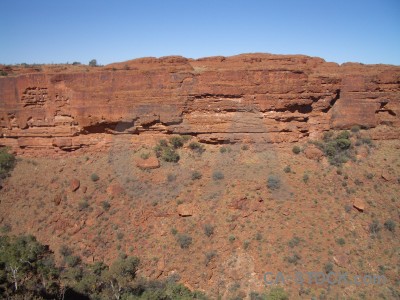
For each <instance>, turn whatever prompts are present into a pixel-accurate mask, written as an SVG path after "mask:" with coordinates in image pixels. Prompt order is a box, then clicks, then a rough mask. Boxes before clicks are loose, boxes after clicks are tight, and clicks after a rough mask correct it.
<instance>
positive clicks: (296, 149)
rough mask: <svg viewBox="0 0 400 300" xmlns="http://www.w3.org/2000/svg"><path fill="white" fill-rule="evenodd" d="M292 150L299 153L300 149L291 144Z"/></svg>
mask: <svg viewBox="0 0 400 300" xmlns="http://www.w3.org/2000/svg"><path fill="white" fill-rule="evenodd" d="M292 151H293V153H294V154H299V153H300V152H301V149H300V147H299V146H293V148H292Z"/></svg>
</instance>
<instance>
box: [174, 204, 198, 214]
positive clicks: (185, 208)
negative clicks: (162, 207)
mask: <svg viewBox="0 0 400 300" xmlns="http://www.w3.org/2000/svg"><path fill="white" fill-rule="evenodd" d="M177 212H178V215H179V216H181V217H190V216H193V215H194V214H196V213H197V207H196V206H195V205H194V204H191V203H185V204H180V205H179V206H178V209H177Z"/></svg>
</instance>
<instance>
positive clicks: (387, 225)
mask: <svg viewBox="0 0 400 300" xmlns="http://www.w3.org/2000/svg"><path fill="white" fill-rule="evenodd" d="M383 226H385V228H386V229H387V230H389V231H391V232H394V230H395V229H396V223H395V222H394V221H393V220H386V221H385V223H384V224H383Z"/></svg>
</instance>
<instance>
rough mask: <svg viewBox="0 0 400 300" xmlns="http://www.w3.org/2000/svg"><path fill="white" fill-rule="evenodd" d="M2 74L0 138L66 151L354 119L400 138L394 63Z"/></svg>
mask: <svg viewBox="0 0 400 300" xmlns="http://www.w3.org/2000/svg"><path fill="white" fill-rule="evenodd" d="M15 72H16V74H14V75H13V76H7V77H4V76H3V77H0V134H1V136H2V139H0V144H5V145H11V146H13V147H15V148H45V149H46V148H48V149H51V148H54V149H63V150H73V149H78V148H81V147H85V146H90V145H94V144H96V143H99V142H101V141H102V140H104V139H107V137H108V136H110V135H114V134H141V133H143V132H146V131H154V132H163V133H179V134H192V135H196V136H198V138H199V139H200V140H201V141H204V142H211V143H217V142H235V141H241V140H246V141H247V140H251V141H266V142H293V141H297V140H299V139H302V138H305V137H308V136H310V137H316V136H318V135H319V134H321V132H323V131H326V130H329V129H344V128H350V127H351V126H353V125H360V126H364V127H368V128H372V129H371V135H372V137H373V138H376V139H391V138H400V120H399V114H400V67H396V66H387V65H361V64H350V63H348V64H344V65H341V66H339V65H337V64H335V63H327V62H325V61H324V60H322V59H320V58H312V57H307V56H283V55H269V54H246V55H238V56H233V57H210V58H203V59H198V60H190V59H186V58H183V57H165V58H160V59H156V58H142V59H136V60H132V61H128V62H123V63H117V64H112V65H108V66H105V67H96V68H94V67H91V68H86V67H82V66H80V67H74V66H68V67H67V66H65V67H64V68H61V69H60V68H59V69H54V68H51V67H46V66H45V67H43V69H42V70H39V71H37V70H36V71H35V70H32V72H26V71H25V73H22V72H17V71H15Z"/></svg>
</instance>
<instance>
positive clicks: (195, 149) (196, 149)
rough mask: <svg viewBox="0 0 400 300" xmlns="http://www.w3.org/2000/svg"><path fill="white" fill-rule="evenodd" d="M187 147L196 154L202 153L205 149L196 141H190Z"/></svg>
mask: <svg viewBox="0 0 400 300" xmlns="http://www.w3.org/2000/svg"><path fill="white" fill-rule="evenodd" d="M189 149H190V150H192V151H193V152H196V153H198V154H202V153H203V152H204V151H205V149H204V146H203V145H202V144H200V143H198V142H191V143H190V144H189Z"/></svg>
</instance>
